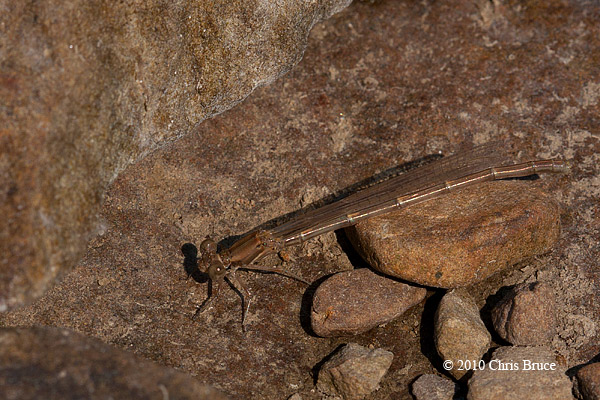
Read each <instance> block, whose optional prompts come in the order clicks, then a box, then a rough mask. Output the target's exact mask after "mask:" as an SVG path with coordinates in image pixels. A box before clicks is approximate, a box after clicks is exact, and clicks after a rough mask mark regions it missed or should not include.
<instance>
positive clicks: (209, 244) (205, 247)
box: [200, 239, 217, 254]
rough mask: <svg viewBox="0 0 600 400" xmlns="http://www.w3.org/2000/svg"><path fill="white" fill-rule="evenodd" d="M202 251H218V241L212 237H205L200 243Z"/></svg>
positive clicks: (207, 252) (209, 252)
mask: <svg viewBox="0 0 600 400" xmlns="http://www.w3.org/2000/svg"><path fill="white" fill-rule="evenodd" d="M200 251H202V254H211V253H216V252H217V243H216V242H215V241H214V240H212V239H204V240H203V241H202V243H200Z"/></svg>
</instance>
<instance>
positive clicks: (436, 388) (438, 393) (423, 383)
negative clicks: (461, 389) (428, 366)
mask: <svg viewBox="0 0 600 400" xmlns="http://www.w3.org/2000/svg"><path fill="white" fill-rule="evenodd" d="M456 391H457V387H456V384H455V383H454V382H452V381H450V380H449V379H446V378H442V377H441V376H439V375H433V374H425V375H421V376H420V377H419V378H418V379H417V380H416V381H414V382H413V384H412V394H413V396H414V397H415V399H416V400H452V399H453V398H454V395H455V394H456Z"/></svg>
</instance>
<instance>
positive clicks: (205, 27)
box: [0, 0, 350, 311]
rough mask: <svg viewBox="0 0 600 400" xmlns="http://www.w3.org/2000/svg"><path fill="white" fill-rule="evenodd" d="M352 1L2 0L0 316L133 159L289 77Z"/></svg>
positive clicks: (89, 219) (42, 286)
mask: <svg viewBox="0 0 600 400" xmlns="http://www.w3.org/2000/svg"><path fill="white" fill-rule="evenodd" d="M349 3H350V0H320V1H315V2H303V1H288V2H284V3H274V2H247V1H243V0H237V1H227V2H217V3H214V2H203V1H169V2H166V3H165V2H161V1H155V0H153V1H146V2H141V3H140V2H137V3H132V2H110V1H109V2H106V1H105V2H93V3H90V2H87V1H82V0H70V1H68V2H63V1H43V2H33V3H31V2H30V3H27V2H25V3H23V2H13V1H10V0H0V9H1V10H2V13H0V49H1V55H0V60H1V68H0V71H1V72H0V98H1V99H2V107H0V181H2V185H1V188H0V215H3V216H4V218H5V223H2V224H1V225H0V237H1V238H2V240H0V257H1V258H0V311H3V310H6V309H7V308H9V307H13V306H15V305H19V304H22V303H23V302H27V301H29V300H31V299H33V298H36V297H38V296H40V295H41V294H42V293H43V292H44V291H45V290H46V289H47V287H48V286H49V285H50V284H51V283H52V282H53V281H54V279H55V278H56V277H57V276H59V275H61V274H63V273H64V271H66V270H68V269H69V268H70V267H71V266H72V265H73V263H74V262H75V261H76V260H77V259H78V258H79V257H80V256H81V254H82V251H83V250H84V249H85V246H86V243H87V241H88V239H89V238H90V236H91V235H93V234H95V233H97V232H98V231H101V230H103V228H102V227H101V226H100V225H99V224H98V219H97V212H98V207H99V205H100V202H101V200H102V197H103V195H104V192H105V190H106V188H107V186H108V185H109V184H110V183H111V182H112V180H113V179H114V177H115V176H116V175H117V174H118V173H119V172H120V171H122V170H123V169H124V168H125V167H126V166H127V165H128V164H130V163H132V162H133V161H135V160H136V159H138V158H139V157H140V156H142V155H144V154H147V153H149V152H150V151H151V150H153V149H155V148H156V147H158V146H159V145H160V144H161V143H164V142H165V141H167V140H170V139H171V140H172V139H174V138H177V137H181V136H182V135H183V134H184V133H186V132H188V131H190V130H191V129H192V127H194V126H195V125H196V124H197V123H198V122H200V121H202V120H204V119H205V118H208V117H210V116H213V115H215V114H217V113H220V112H223V111H225V110H227V109H228V108H230V107H232V106H233V105H235V104H236V103H238V102H239V101H241V100H242V99H244V98H245V97H246V96H247V95H248V94H249V93H250V92H251V91H252V90H254V89H255V88H256V87H257V86H260V85H264V84H266V83H269V82H271V81H273V80H274V79H276V78H277V77H278V76H280V75H282V74H284V73H285V72H287V71H288V70H289V69H290V68H291V67H292V65H294V64H296V63H297V62H298V61H299V60H300V58H301V55H302V52H303V51H304V47H305V45H306V38H307V35H308V32H309V30H310V29H311V27H312V26H313V25H314V24H315V23H316V22H317V21H319V20H321V19H323V18H326V17H328V16H330V15H331V14H333V13H335V12H336V11H339V10H340V9H342V8H343V7H345V6H347V5H348V4H349Z"/></svg>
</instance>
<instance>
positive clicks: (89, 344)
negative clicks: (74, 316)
mask: <svg viewBox="0 0 600 400" xmlns="http://www.w3.org/2000/svg"><path fill="white" fill-rule="evenodd" d="M0 398H2V399H20V400H27V399H62V400H70V399H110V398H114V399H166V398H171V399H182V400H183V399H190V400H191V399H206V400H208V399H210V400H224V399H226V398H227V397H226V396H225V395H224V394H222V393H221V392H219V391H218V390H217V389H214V388H212V387H210V386H207V385H203V384H200V383H199V382H198V381H197V380H196V379H194V378H193V377H191V376H190V375H188V374H184V373H182V372H179V371H176V370H174V369H173V368H168V367H163V366H160V365H158V364H156V363H153V362H150V361H148V360H144V359H141V358H138V357H136V356H134V355H133V354H131V353H130V352H127V351H124V350H121V349H117V348H116V347H113V346H110V345H108V344H105V343H102V342H100V341H99V340H97V339H91V338H88V337H86V336H83V335H81V334H79V333H75V332H73V331H69V330H67V329H59V328H50V327H34V328H0Z"/></svg>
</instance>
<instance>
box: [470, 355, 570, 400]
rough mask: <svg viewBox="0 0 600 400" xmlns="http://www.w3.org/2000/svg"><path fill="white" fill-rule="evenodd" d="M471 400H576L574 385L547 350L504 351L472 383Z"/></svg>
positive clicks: (493, 358) (478, 371)
mask: <svg viewBox="0 0 600 400" xmlns="http://www.w3.org/2000/svg"><path fill="white" fill-rule="evenodd" d="M467 399H468V400H491V399H528V400H548V399H553V400H572V399H573V395H572V394H571V381H570V380H569V378H568V377H567V376H566V375H565V369H564V368H563V367H561V366H560V365H558V363H557V362H556V359H555V357H554V354H553V353H552V351H550V350H549V349H548V348H546V347H500V348H499V349H498V350H496V351H494V354H493V355H492V359H491V361H490V362H489V363H488V364H487V365H486V367H485V368H484V369H480V370H477V371H475V372H474V373H473V376H472V377H471V379H470V380H469V392H468V395H467Z"/></svg>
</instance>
